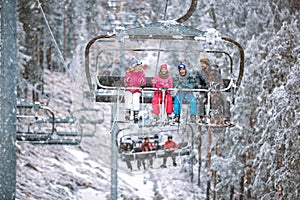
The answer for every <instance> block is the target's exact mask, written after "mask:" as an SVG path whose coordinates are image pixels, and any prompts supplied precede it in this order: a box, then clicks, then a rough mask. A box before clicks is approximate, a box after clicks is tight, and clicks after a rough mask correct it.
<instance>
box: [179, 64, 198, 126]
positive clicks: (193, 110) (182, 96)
mask: <svg viewBox="0 0 300 200" xmlns="http://www.w3.org/2000/svg"><path fill="white" fill-rule="evenodd" d="M178 71H179V74H178V75H177V76H176V77H175V78H174V81H173V83H174V87H175V88H177V90H178V91H177V93H176V96H175V98H174V115H175V116H174V122H177V123H179V121H180V113H181V109H182V103H183V101H184V100H186V101H187V102H188V103H189V108H190V110H189V112H190V120H191V122H192V123H194V122H196V115H197V101H196V98H195V96H194V94H193V92H192V91H183V90H182V89H194V88H195V86H196V80H195V78H194V77H193V76H192V75H191V74H189V73H188V72H187V69H186V65H185V64H183V63H181V64H179V65H178Z"/></svg>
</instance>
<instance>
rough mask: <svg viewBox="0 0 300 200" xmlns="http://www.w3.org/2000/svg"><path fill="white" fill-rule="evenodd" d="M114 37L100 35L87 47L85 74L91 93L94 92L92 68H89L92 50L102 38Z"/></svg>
mask: <svg viewBox="0 0 300 200" xmlns="http://www.w3.org/2000/svg"><path fill="white" fill-rule="evenodd" d="M113 36H114V34H111V35H109V34H103V35H98V36H96V37H94V38H93V39H91V40H90V41H89V42H88V44H87V45H86V47H85V73H86V77H87V81H88V85H89V88H90V91H93V84H92V80H91V73H90V68H89V64H90V61H89V53H90V48H91V46H92V45H93V44H94V43H95V42H96V41H97V40H99V39H102V38H110V37H113Z"/></svg>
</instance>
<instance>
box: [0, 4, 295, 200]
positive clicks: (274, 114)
mask: <svg viewBox="0 0 300 200" xmlns="http://www.w3.org/2000/svg"><path fill="white" fill-rule="evenodd" d="M191 2H192V0H188V1H181V0H166V1H161V0H160V1H158V0H148V1H143V0H136V1H133V0H108V1H100V0H98V1H97V0H90V1H83V0H76V1H71V0H63V1H58V0H52V1H45V0H32V1H28V0H19V1H17V101H18V102H29V103H34V102H40V104H41V105H43V106H47V107H49V108H51V111H53V113H55V116H57V117H66V116H69V115H70V113H72V112H73V111H74V110H76V109H79V108H80V106H87V105H88V104H91V105H92V106H95V107H96V108H97V109H99V110H101V112H100V113H97V114H96V115H93V116H92V117H96V118H99V120H100V118H101V120H102V122H101V124H98V125H97V126H96V128H95V130H88V131H91V132H92V133H93V134H92V136H86V137H83V138H82V139H81V141H80V143H79V144H77V145H47V144H45V145H41V144H33V143H32V142H27V141H25V142H24V141H21V140H19V141H17V142H16V151H17V167H16V168H17V169H16V170H17V171H16V173H17V177H16V199H20V200H23V199H49V200H50V199H53V200H54V199H89V200H90V199H114V197H113V196H112V195H113V194H111V192H110V189H111V188H110V187H111V182H110V180H111V178H112V177H111V163H110V162H111V161H110V156H111V155H110V154H111V151H110V147H111V142H110V137H111V136H110V131H111V124H110V120H111V119H110V117H111V116H110V112H111V105H109V104H97V102H89V103H86V102H83V100H82V99H81V98H82V97H83V96H84V95H85V92H84V91H86V89H87V88H85V89H83V86H82V85H81V83H84V84H86V81H87V80H86V77H85V75H84V73H85V72H84V70H85V69H84V62H85V47H86V45H87V43H88V42H89V41H90V40H91V39H92V38H94V37H96V36H97V35H100V34H107V33H112V32H113V31H114V30H115V29H117V28H119V27H124V28H126V29H130V28H135V27H144V26H146V25H147V24H150V23H153V22H157V21H161V20H173V19H177V18H178V17H180V16H182V15H183V14H184V13H186V12H187V10H188V9H189V7H190V5H191ZM299 19H300V2H299V1H297V0H265V1H259V0H251V1H250V0H244V1H237V0H220V1H215V0H209V1H204V0H198V3H197V7H196V10H195V11H194V13H193V15H192V16H191V17H190V18H189V19H188V20H187V21H185V22H183V24H184V25H185V26H189V27H193V28H195V29H199V30H206V29H207V28H214V29H216V30H217V31H218V32H219V33H220V34H221V35H222V36H226V37H230V38H233V39H234V40H236V41H238V42H239V43H240V44H241V45H242V47H243V48H244V50H245V60H244V61H245V63H244V66H245V68H244V77H243V79H242V82H241V85H240V88H239V90H238V92H237V94H236V95H235V103H234V104H233V105H232V106H231V121H232V122H233V123H234V124H235V127H233V128H230V129H226V130H225V129H224V130H223V131H222V132H221V133H220V134H219V135H218V139H217V140H216V141H213V147H212V150H211V151H212V152H211V154H212V158H211V166H210V169H209V170H208V171H206V169H205V163H206V162H207V158H206V155H205V156H203V157H202V162H203V163H202V165H203V166H202V168H201V170H200V171H201V172H199V173H200V174H198V171H197V170H196V169H197V168H196V167H195V168H194V169H195V172H194V174H193V176H194V177H191V172H190V170H189V169H186V168H185V165H184V162H183V161H182V162H181V163H182V165H181V166H177V167H176V168H167V169H163V170H162V169H151V170H149V171H150V172H149V171H147V172H146V173H143V172H142V171H138V172H132V174H131V173H130V172H129V171H128V169H126V166H125V165H124V163H121V161H119V169H118V175H119V180H118V199H128V200H129V199H157V200H160V199H167V200H171V199H174V200H175V199H176V200H178V199H240V200H241V199H291V200H296V199H300V131H299V130H300V100H299V97H300V89H299V88H300V78H299V77H300V42H299V41H300V22H299ZM172 59H173V58H169V60H168V63H172ZM235 62H236V63H238V60H235ZM93 64H94V63H93ZM103 67H105V66H103ZM116 70H118V69H116ZM83 104H84V105H83ZM23 114H24V113H23ZM101 114H102V115H101ZM89 120H95V118H93V119H89ZM67 125H68V124H67ZM75 126H77V125H75ZM23 128H24V130H25V129H26V127H23ZM67 128H69V127H67ZM75 128H76V127H75ZM81 128H82V127H81ZM83 128H84V126H83ZM87 129H89V127H88V128H87ZM201 134H203V133H201ZM203 138H205V136H203ZM203 142H205V141H204V139H203ZM197 163H199V160H198V161H197V162H195V163H193V165H197ZM209 172H211V174H210V176H209V177H207V173H209ZM197 176H198V179H197V178H196V177H197ZM140 179H142V180H140ZM145 180H146V181H145ZM145 182H147V184H145ZM150 183H151V184H150ZM149 185H150V186H149ZM148 187H150V188H148ZM207 188H208V189H207ZM149 191H151V192H149ZM4 199H5V198H4Z"/></svg>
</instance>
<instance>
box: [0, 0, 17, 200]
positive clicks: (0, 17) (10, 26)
mask: <svg viewBox="0 0 300 200" xmlns="http://www.w3.org/2000/svg"><path fill="white" fill-rule="evenodd" d="M0 12H1V14H0V27H1V30H0V60H1V62H0V63H1V64H0V115H1V118H0V177H1V178H0V199H8V200H10V199H12V200H13V199H15V196H16V194H15V193H16V151H15V141H16V104H17V101H16V0H9V1H1V3H0Z"/></svg>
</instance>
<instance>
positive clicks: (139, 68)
mask: <svg viewBox="0 0 300 200" xmlns="http://www.w3.org/2000/svg"><path fill="white" fill-rule="evenodd" d="M124 84H125V87H126V89H125V96H124V99H125V109H126V111H125V112H126V113H125V119H126V120H130V116H131V110H133V120H134V123H137V122H138V120H139V119H138V116H139V110H140V96H141V93H142V90H141V87H144V86H146V76H145V73H144V69H143V65H142V62H138V63H137V64H136V65H134V66H132V67H129V68H128V70H127V71H126V73H125V76H124Z"/></svg>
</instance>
